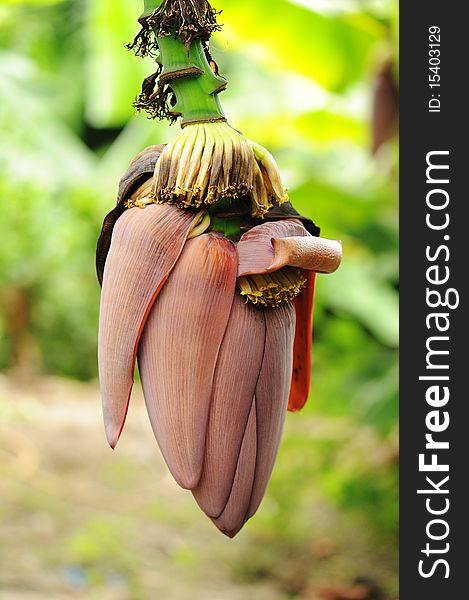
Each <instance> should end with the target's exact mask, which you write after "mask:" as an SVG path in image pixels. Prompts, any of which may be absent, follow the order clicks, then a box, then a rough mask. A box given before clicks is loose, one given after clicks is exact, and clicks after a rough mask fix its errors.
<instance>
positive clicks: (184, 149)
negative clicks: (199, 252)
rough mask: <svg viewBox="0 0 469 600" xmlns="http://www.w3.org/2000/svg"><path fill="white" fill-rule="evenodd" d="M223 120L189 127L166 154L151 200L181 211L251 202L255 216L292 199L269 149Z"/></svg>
mask: <svg viewBox="0 0 469 600" xmlns="http://www.w3.org/2000/svg"><path fill="white" fill-rule="evenodd" d="M259 148H261V147H260V146H257V145H255V144H253V143H252V142H250V141H249V140H248V139H247V138H245V137H244V136H243V135H242V134H240V133H239V132H238V131H236V130H235V129H233V128H232V127H230V126H229V125H228V124H227V123H225V122H223V121H218V122H213V123H212V122H203V123H194V124H189V125H187V126H185V127H184V128H183V129H182V131H181V132H180V133H179V135H178V136H177V137H176V138H175V139H174V140H173V142H171V143H170V144H168V145H167V146H166V147H165V149H164V150H163V152H162V154H161V156H160V158H159V160H158V162H157V163H156V167H155V172H154V176H153V186H152V199H153V202H155V203H157V204H160V203H168V204H174V205H176V206H178V207H179V208H188V207H195V208H199V207H200V206H202V205H210V204H213V203H215V202H217V201H218V200H220V199H221V198H244V197H246V198H249V199H250V201H251V213H252V216H253V217H261V218H262V217H264V215H265V214H266V213H267V212H268V211H269V209H271V208H272V207H273V205H274V204H282V203H284V202H286V201H287V200H288V196H287V194H286V192H285V189H284V188H283V185H282V182H281V179H280V174H279V172H278V168H277V166H276V164H275V161H274V160H273V158H272V156H271V155H270V154H268V153H267V151H260V150H259Z"/></svg>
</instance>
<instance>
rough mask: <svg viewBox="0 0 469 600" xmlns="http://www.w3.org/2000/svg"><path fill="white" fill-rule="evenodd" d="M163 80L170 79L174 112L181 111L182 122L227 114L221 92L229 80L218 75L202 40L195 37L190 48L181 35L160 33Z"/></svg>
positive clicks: (204, 119)
mask: <svg viewBox="0 0 469 600" xmlns="http://www.w3.org/2000/svg"><path fill="white" fill-rule="evenodd" d="M157 39H158V46H159V49H160V62H161V64H162V65H163V72H162V73H161V75H160V82H161V83H163V82H164V83H169V85H170V86H171V88H172V90H173V91H174V93H175V95H176V99H177V102H176V105H175V106H174V107H173V108H172V112H174V113H176V114H180V115H181V116H182V118H183V120H182V125H184V124H185V123H189V122H200V121H219V120H222V119H224V118H225V115H224V113H223V109H222V107H221V103H220V100H219V98H218V94H219V93H220V92H221V91H222V90H224V89H225V87H226V84H227V81H226V79H224V78H223V77H220V76H219V75H216V74H215V73H214V72H213V70H212V68H211V66H210V64H209V62H208V60H207V57H206V55H205V52H204V48H203V46H202V42H201V41H200V40H193V41H192V42H191V44H190V47H189V49H187V47H186V45H185V44H184V42H183V40H182V39H181V38H179V37H178V38H174V37H171V36H159V37H158V38H157Z"/></svg>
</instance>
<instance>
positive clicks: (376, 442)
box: [0, 0, 398, 572]
mask: <svg viewBox="0 0 469 600" xmlns="http://www.w3.org/2000/svg"><path fill="white" fill-rule="evenodd" d="M215 6H216V7H217V8H223V13H222V15H221V21H222V22H224V23H225V27H224V28H223V31H222V32H221V33H219V34H217V35H216V36H215V39H214V41H213V45H212V53H213V55H214V58H215V60H216V61H217V62H218V64H219V67H220V71H221V73H222V74H223V75H225V76H226V77H227V78H228V80H229V82H230V84H229V87H228V90H227V91H226V92H225V93H224V94H223V96H222V102H223V104H224V108H225V112H226V114H227V115H228V116H229V119H230V121H231V123H232V124H233V125H235V126H236V127H237V128H239V129H241V130H242V131H243V132H244V133H245V134H246V135H247V136H248V137H250V138H252V139H255V140H256V141H257V142H258V143H261V144H263V145H265V146H266V147H268V148H269V149H270V150H271V151H272V153H273V154H274V155H275V156H276V158H277V160H278V163H279V166H280V168H281V171H282V173H283V176H284V180H285V182H286V183H287V185H288V186H289V191H290V196H291V199H292V201H293V203H294V205H295V207H296V208H297V209H298V210H299V211H300V212H302V213H304V214H306V215H308V216H310V217H312V218H313V219H314V220H315V222H316V223H317V224H318V225H319V226H320V227H321V231H322V234H323V235H324V236H325V237H328V238H339V239H342V240H343V244H344V262H343V265H342V267H341V269H340V270H339V271H338V272H337V273H336V274H334V275H333V276H328V277H321V276H320V277H319V283H318V292H317V305H316V311H315V320H316V323H315V346H314V364H313V385H312V392H311V399H310V402H309V404H308V406H307V408H306V409H305V411H304V413H303V415H304V417H303V416H302V415H298V416H295V417H292V419H293V421H289V426H288V428H287V434H286V438H285V442H284V446H283V450H282V455H281V460H280V461H279V465H278V466H277V469H276V471H275V474H274V477H273V481H272V485H271V489H270V495H269V497H268V499H267V500H266V503H267V509H265V510H264V511H263V512H261V513H260V515H259V517H258V521H257V523H256V524H255V525H254V526H253V527H254V532H257V534H258V536H259V539H264V538H267V539H268V541H269V543H270V545H271V548H272V550H271V555H270V554H269V556H270V558H271V564H268V565H263V566H262V568H263V569H271V570H272V572H273V571H274V570H275V565H276V551H275V548H276V547H277V546H276V544H277V545H281V544H287V543H289V544H291V546H292V547H294V548H296V551H299V550H298V548H301V544H302V543H303V542H304V541H305V537H306V536H308V535H311V531H309V530H305V528H304V523H305V519H306V520H307V519H308V498H309V497H310V496H311V494H313V493H318V492H320V493H321V494H323V495H325V496H326V497H327V498H329V500H330V501H331V502H333V503H334V504H335V505H336V506H338V507H340V508H341V509H343V510H344V511H348V512H350V514H355V515H357V518H359V519H362V520H363V526H364V528H366V529H370V528H371V531H372V532H374V533H373V535H375V534H376V536H378V537H379V538H380V539H381V538H382V539H385V540H387V542H388V543H389V544H390V545H392V544H394V542H395V537H396V527H397V525H396V524H397V489H396V487H397V474H396V464H395V462H396V461H395V447H396V442H395V437H396V423H397V417H398V414H397V345H398V337H397V335H398V326H397V325H398V300H397V285H398V259H397V247H398V231H397V152H396V142H395V140H392V141H390V142H389V143H388V144H386V145H385V146H383V147H382V148H381V149H380V151H379V153H378V155H376V156H372V154H371V152H370V147H371V141H370V140H371V130H370V123H371V116H370V114H371V104H372V94H373V85H374V81H375V75H376V73H377V71H378V70H379V67H380V65H381V64H382V62H383V61H384V60H389V59H390V58H391V59H392V60H393V61H394V67H395V70H396V71H397V68H398V58H397V37H398V32H397V20H398V14H397V12H398V9H397V2H396V1H395V0H330V1H326V0H297V1H288V0H277V1H275V2H271V1H268V0H256V1H255V2H253V1H252V0H236V1H234V0H219V1H218V2H216V3H215ZM140 12H141V2H140V0H92V1H91V0H90V1H88V2H86V1H85V0H35V1H32V0H29V1H28V2H22V1H21V0H9V1H6V0H3V1H2V2H0V132H1V134H0V203H1V221H0V300H1V301H2V305H3V306H4V310H3V311H2V313H1V314H0V336H1V337H0V339H1V344H0V367H1V368H4V369H6V368H12V367H14V366H15V365H14V364H13V362H14V361H15V360H19V361H21V360H30V358H29V355H28V353H26V359H25V358H24V357H22V356H21V353H22V342H21V336H22V328H23V329H27V331H28V335H30V336H31V337H32V340H33V343H34V344H35V346H36V347H37V352H36V353H35V354H34V356H35V357H36V361H38V362H39V368H40V369H41V371H43V372H46V373H53V374H58V375H65V376H70V377H75V378H80V379H89V378H94V377H95V376H96V358H95V357H96V330H97V314H98V305H99V287H98V284H97V282H96V280H95V274H94V249H95V243H96V239H97V237H98V234H99V230H100V225H101V222H102V218H103V216H104V214H105V213H106V212H108V211H109V210H110V209H111V208H112V206H113V204H114V201H115V200H114V197H115V192H116V186H117V182H118V179H119V177H120V176H121V174H122V172H123V171H124V170H125V169H126V167H127V165H128V163H129V161H130V159H131V158H132V156H133V155H135V154H137V153H138V152H139V151H140V150H141V149H142V148H143V147H145V146H146V145H149V144H151V143H161V142H163V141H166V140H168V139H170V137H171V136H173V135H174V133H175V128H173V129H171V128H169V127H168V126H167V125H166V124H164V123H155V122H151V121H148V120H146V119H145V116H143V115H139V116H135V115H134V110H133V108H132V106H131V105H132V101H133V99H134V97H135V95H136V94H137V92H138V91H139V87H140V83H141V80H142V78H143V77H144V76H146V75H148V74H149V73H151V72H152V70H153V69H152V61H151V60H150V59H144V60H142V59H137V58H135V57H134V56H133V55H132V54H131V53H130V52H127V51H126V50H125V48H124V44H125V43H126V42H128V41H130V40H131V39H132V38H133V35H134V34H135V32H136V30H137V27H138V26H137V23H136V18H137V17H138V15H139V14H140ZM176 127H177V126H176ZM12 298H13V300H12ZM18 298H22V301H21V302H20V304H21V306H25V307H26V308H24V310H23V312H24V313H25V314H23V315H22V317H21V319H19V321H20V322H19V323H17V324H14V323H13V325H12V323H11V322H10V320H11V315H17V314H19V311H18V309H17V307H16V305H15V302H18ZM13 321H14V319H13ZM18 340H19V341H18ZM28 343H29V342H28ZM15 344H16V345H18V346H19V349H18V348H16V349H15V348H14V346H15ZM302 418H304V419H305V420H304V421H303V423H304V425H302V424H301V419H302ZM329 418H333V420H335V421H336V422H337V424H338V425H337V431H334V432H332V433H331V435H324V436H323V438H324V439H322V438H321V436H319V438H318V437H317V436H315V435H314V433H313V432H312V430H311V431H310V430H309V429H308V428H309V427H314V423H315V422H316V421H317V420H319V421H321V419H329ZM302 427H303V429H302ZM357 431H358V432H359V436H361V437H360V439H356V437H355V433H356V432H357ZM364 431H365V432H367V433H366V434H365V433H363V432H364ZM367 435H368V438H367ZM367 444H368V445H367ZM377 448H379V449H380V450H379V452H378V451H377V450H376V449H377ZM383 448H384V449H385V450H383ZM380 453H381V454H380ZM370 454H371V456H374V458H376V460H372V459H371V458H370ZM376 454H379V456H376ZM317 473H320V477H319V476H318V475H317ZM318 482H319V485H320V486H321V489H320V490H312V486H316V485H318ZM269 502H270V503H271V506H275V509H272V510H270V511H269ZM94 529H95V526H94V525H93V524H91V525H90V529H89V531H85V532H83V533H82V534H81V535H80V536H79V537H78V538H77V540H75V542H74V544H73V545H72V546H71V547H70V549H69V551H70V552H71V553H72V554H73V553H79V554H80V555H82V554H83V555H84V556H85V558H86V560H88V558H89V559H90V560H91V559H92V558H93V556H92V552H94V550H89V549H88V547H89V538H90V536H91V537H93V535H94V534H93V532H94ZM99 537H100V538H103V539H104V542H103V543H105V544H106V548H107V545H110V546H114V541H113V538H112V537H109V539H108V533H106V531H105V532H104V534H103V532H102V531H100V532H99ZM279 547H280V546H279ZM90 553H91V554H90ZM117 559H119V557H117ZM182 559H184V560H185V557H182ZM182 559H181V560H182ZM249 560H251V563H250V568H254V570H255V565H256V560H261V559H260V557H256V556H253V557H251V558H250V559H249ZM126 568H127V567H126ZM246 568H247V567H246ZM259 568H261V567H260V566H259Z"/></svg>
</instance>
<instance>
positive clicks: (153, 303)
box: [97, 0, 342, 537]
mask: <svg viewBox="0 0 469 600" xmlns="http://www.w3.org/2000/svg"><path fill="white" fill-rule="evenodd" d="M149 4H151V3H149ZM153 4H155V3H154V2H153ZM156 4H158V3H156ZM190 4H191V6H205V8H206V6H209V5H208V3H207V2H205V0H204V2H201V1H200V0H198V1H197V2H195V3H190ZM180 5H181V3H179V4H178V6H180ZM158 11H159V12H158ZM171 11H173V12H171ZM174 11H175V12H174ZM168 14H170V15H171V19H170V20H169V25H168V22H162V20H161V15H163V16H164V15H168ZM178 14H179V13H178V12H177V10H176V9H175V8H174V1H173V2H171V0H166V2H164V3H163V4H162V5H161V6H159V7H157V8H156V9H155V10H153V12H151V11H150V12H148V11H146V13H144V15H146V16H145V18H144V19H143V23H144V31H145V35H143V34H142V36H141V37H140V41H139V42H138V48H139V52H141V49H142V44H143V45H144V44H145V43H146V44H148V43H149V42H148V40H149V33H148V23H151V26H152V27H153V28H154V29H155V27H156V32H157V34H158V35H157V45H158V48H159V49H160V52H163V53H164V52H166V53H167V54H166V58H167V57H168V55H170V56H171V58H172V60H170V61H169V62H170V63H171V69H167V66H168V65H167V64H165V70H166V72H167V73H172V76H173V77H174V80H171V79H168V75H167V78H166V79H164V80H163V81H166V82H168V81H170V82H171V85H172V88H175V89H176V90H177V91H178V92H179V96H178V101H179V103H180V105H182V106H183V110H182V112H181V114H182V116H183V117H184V116H185V115H186V113H187V111H188V110H189V109H188V106H189V102H188V101H186V103H185V104H184V101H183V100H184V99H186V100H187V97H186V96H185V95H184V88H183V87H180V88H178V86H181V85H182V83H181V82H182V81H183V80H184V79H185V78H189V79H190V78H192V79H193V80H196V81H199V82H200V78H201V77H203V76H204V75H206V76H207V77H208V78H209V79H213V77H215V78H218V77H219V76H218V75H216V74H215V73H214V71H213V68H209V70H207V69H206V67H207V66H208V59H207V58H206V56H201V55H200V53H195V54H194V55H193V54H191V53H192V52H193V51H194V52H195V50H194V48H195V49H196V50H197V43H200V39H203V38H201V37H199V40H198V39H197V36H196V34H195V33H194V28H192V29H191V30H190V31H191V38H190V39H189V41H188V39H187V37H186V38H184V35H182V33H181V31H182V32H183V31H184V30H178V28H177V23H175V21H174V18H175V17H174V15H176V16H177V15H178ZM208 14H209V16H210V15H211V17H213V11H212V12H210V13H208ZM158 15H159V17H158ZM192 16H193V15H192ZM157 17H158V18H159V20H158V18H157ZM209 20H210V19H209ZM141 22H142V20H141ZM155 23H156V25H155ZM163 25H164V26H165V27H169V29H170V30H171V32H172V33H173V35H170V36H168V35H163V34H162V30H163V29H164V27H163ZM210 27H211V30H213V22H212V20H210ZM174 32H176V34H177V35H174ZM142 39H143V40H144V41H143V42H142ZM177 44H179V46H180V47H181V48H183V52H182V53H181V52H180V47H178V45H177ZM170 46H171V48H172V49H173V50H174V52H175V53H176V58H177V60H180V61H181V60H186V61H189V63H191V61H193V60H195V59H197V60H198V61H199V63H198V64H199V67H198V68H199V71H197V72H194V70H192V71H190V68H189V67H190V64H189V67H184V68H183V67H181V69H180V72H179V73H178V75H177V76H175V73H176V72H177V68H176V66H175V64H176V62H177V60H176V59H175V54H171V53H170V52H169V51H170V50H171V48H170ZM199 49H200V48H199ZM205 63H207V64H205ZM192 66H193V65H192ZM202 67H203V69H202ZM191 68H192V67H191ZM200 71H202V73H200ZM181 73H182V74H181ZM163 75H164V71H163V74H162V75H160V77H161V76H163ZM158 89H159V90H160V92H161V89H162V88H161V84H160V87H159V88H158ZM217 90H218V88H217ZM173 91H174V90H173ZM210 96H211V97H210V102H212V101H213V100H214V98H215V97H216V94H214V93H213V92H212V93H211V94H210ZM212 96H213V97H212ZM193 97H194V95H192V96H191V98H193ZM157 102H158V107H159V110H161V109H162V108H161V107H162V106H163V105H162V104H161V102H162V99H161V98H159V99H158V100H157ZM164 106H166V105H164ZM176 106H177V105H176ZM213 107H215V108H213ZM205 108H206V106H205ZM212 108H213V110H215V109H216V110H217V111H219V110H220V109H219V107H218V105H217V106H215V104H213V106H212ZM171 110H174V106H173V107H172V109H171ZM189 112H190V110H189ZM184 125H185V126H184V128H183V129H182V131H181V133H180V134H179V135H178V136H177V137H176V139H175V140H174V141H173V142H172V143H171V144H168V145H166V146H151V147H149V148H147V149H146V150H144V151H143V152H142V153H140V154H139V155H138V156H137V157H136V158H135V159H134V160H133V161H132V163H131V165H130V167H129V170H128V171H127V173H126V174H125V176H124V177H123V179H122V181H121V184H120V189H119V198H118V204H117V206H116V208H115V209H114V210H113V211H112V212H111V213H110V214H109V215H108V217H106V219H105V222H104V226H103V230H102V234H101V237H100V239H99V242H98V252H97V270H98V278H99V280H100V282H101V283H102V295H101V306H100V323H99V343H98V362H99V378H100V386H101V395H102V402H103V413H104V423H105V430H106V435H107V439H108V441H109V444H110V445H111V447H112V448H114V447H115V446H116V444H117V442H118V440H119V437H120V435H121V432H122V429H123V427H124V422H125V419H126V415H127V410H128V406H129V400H130V396H131V392H132V386H133V381H134V369H135V364H136V362H138V368H139V372H140V377H141V382H142V387H143V392H144V397H145V403H146V407H147V411H148V414H149V417H150V422H151V426H152V428H153V431H154V434H155V437H156V439H157V441H158V444H159V446H160V449H161V452H162V454H163V457H164V459H165V461H166V463H167V465H168V468H169V470H170V471H171V473H172V475H173V477H174V478H175V480H176V481H177V483H178V484H179V485H180V486H181V487H182V488H185V489H188V490H191V492H192V494H193V495H194V497H195V500H196V501H197V503H198V504H199V506H200V507H201V509H202V510H203V511H204V512H205V513H206V514H207V516H208V517H210V518H211V519H212V521H213V522H214V524H215V525H216V526H217V527H218V529H219V530H220V531H222V532H223V533H224V534H226V535H227V536H229V537H233V536H234V535H236V534H237V533H238V532H239V531H240V529H241V528H242V527H243V525H244V523H245V522H246V521H247V520H248V519H249V518H250V517H252V516H253V515H254V513H255V512H256V511H257V509H258V507H259V505H260V503H261V501H262V498H263V496H264V494H265V491H266V488H267V485H268V482H269V479H270V476H271V473H272V469H273V467H274V463H275V459H276V456H277V452H278V449H279V444H280V440H281V435H282V429H283V425H284V420H285V415H286V411H287V408H289V409H290V410H299V409H300V408H301V407H302V406H303V405H304V403H305V402H306V399H307V396H308V392H309V383H310V382H309V379H310V360H311V327H312V305H313V296H314V285H315V277H316V273H317V272H320V273H331V272H333V271H335V270H336V269H337V267H338V266H339V264H340V260H341V254H342V251H341V244H340V242H333V241H329V240H325V239H323V238H320V237H318V234H319V230H318V229H317V227H316V226H315V225H314V223H312V222H311V221H308V220H307V219H304V218H302V217H301V216H300V215H298V213H297V212H296V211H295V210H294V209H293V207H292V206H291V204H290V203H289V202H288V197H287V195H286V192H285V190H284V188H283V185H282V183H281V179H280V175H279V173H278V169H277V167H276V164H275V161H274V159H273V157H272V156H271V155H270V154H269V153H268V152H267V151H266V150H265V149H264V148H262V147H260V146H258V145H257V144H254V143H253V142H250V141H248V140H247V139H246V138H244V136H242V134H240V133H239V132H237V131H236V130H235V129H233V128H231V127H230V126H229V125H228V124H227V122H226V119H225V118H224V116H221V114H220V113H219V112H216V113H215V114H212V115H208V116H207V115H204V117H203V118H202V116H200V115H199V117H198V118H193V115H192V118H190V119H186V122H185V123H184Z"/></svg>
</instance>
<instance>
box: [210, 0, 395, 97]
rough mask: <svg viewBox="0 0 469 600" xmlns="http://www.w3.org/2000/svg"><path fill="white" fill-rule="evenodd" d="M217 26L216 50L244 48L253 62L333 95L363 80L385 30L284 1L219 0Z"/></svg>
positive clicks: (367, 20)
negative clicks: (220, 26)
mask: <svg viewBox="0 0 469 600" xmlns="http://www.w3.org/2000/svg"><path fill="white" fill-rule="evenodd" d="M222 20H223V21H224V23H225V26H224V28H223V30H222V32H221V33H220V34H218V35H217V36H216V38H215V39H216V40H217V44H216V45H218V46H221V47H223V48H225V47H226V46H228V47H229V48H235V49H238V48H240V47H244V48H246V49H247V50H249V52H250V55H251V57H252V58H253V59H254V60H259V61H261V62H263V63H264V64H266V65H269V66H270V67H271V68H273V69H278V68H283V69H285V68H287V69H290V70H292V71H296V72H297V73H300V74H302V75H306V76H307V77H310V78H311V79H313V80H315V81H316V82H318V83H319V84H320V85H321V86H323V87H324V88H326V89H328V90H331V91H334V92H340V91H342V90H344V89H345V88H346V87H348V86H349V85H350V84H352V83H354V82H355V81H357V80H358V79H359V78H360V77H362V75H363V74H364V72H365V69H366V65H367V60H368V57H369V53H370V50H371V49H372V46H373V44H374V43H375V42H376V41H377V40H378V39H380V37H381V36H382V35H383V29H384V28H383V26H382V25H381V24H380V23H379V21H377V20H375V19H373V18H372V17H370V16H368V15H364V14H361V13H353V14H338V15H335V16H329V15H327V16H326V15H322V14H319V13H317V12H314V11H312V10H308V9H307V8H305V7H303V6H298V5H292V4H291V3H290V2H288V1H287V0H277V1H276V2H266V1H256V2H251V1H248V0H224V2H223V18H222Z"/></svg>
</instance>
